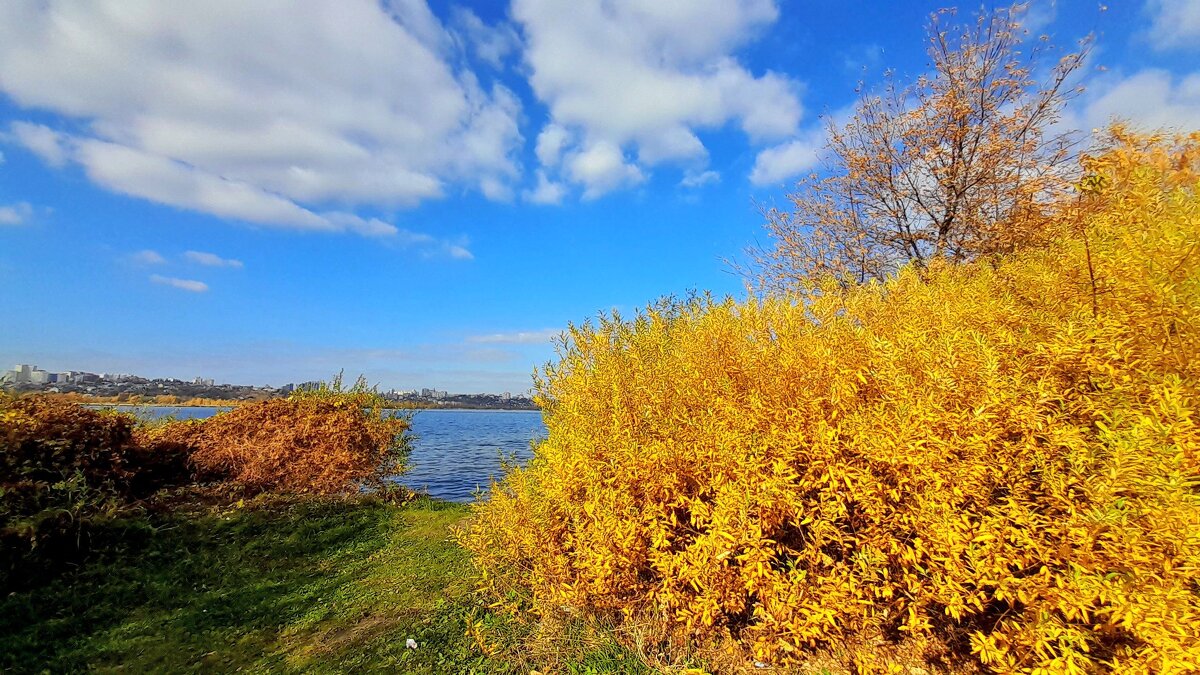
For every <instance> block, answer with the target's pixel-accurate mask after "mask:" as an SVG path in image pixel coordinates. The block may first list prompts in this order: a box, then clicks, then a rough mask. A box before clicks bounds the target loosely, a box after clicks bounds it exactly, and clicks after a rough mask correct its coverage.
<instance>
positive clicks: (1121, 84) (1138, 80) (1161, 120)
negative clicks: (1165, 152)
mask: <svg viewBox="0 0 1200 675" xmlns="http://www.w3.org/2000/svg"><path fill="white" fill-rule="evenodd" d="M1113 119H1122V120H1125V121H1128V122H1129V123H1131V124H1133V125H1134V126H1136V127H1138V128H1140V129H1144V130H1152V129H1160V128H1161V129H1172V130H1176V131H1193V130H1200V71H1197V72H1194V73H1191V74H1190V75H1186V76H1184V77H1182V78H1179V79H1176V78H1173V77H1172V76H1171V74H1170V73H1167V72H1166V71H1162V70H1154V69H1147V70H1142V71H1139V72H1137V73H1134V74H1133V75H1129V76H1122V75H1120V74H1113V73H1110V74H1108V75H1107V76H1103V77H1099V78H1096V79H1094V80H1093V81H1092V82H1091V83H1089V87H1088V90H1087V91H1086V92H1085V93H1084V95H1083V96H1082V97H1080V98H1079V99H1076V101H1075V102H1074V104H1073V105H1072V108H1071V110H1069V111H1067V115H1066V116H1065V119H1064V121H1063V126H1065V127H1066V128H1076V129H1083V130H1085V131H1090V130H1092V129H1103V128H1104V127H1106V126H1108V124H1109V123H1110V122H1111V121H1112V120H1113Z"/></svg>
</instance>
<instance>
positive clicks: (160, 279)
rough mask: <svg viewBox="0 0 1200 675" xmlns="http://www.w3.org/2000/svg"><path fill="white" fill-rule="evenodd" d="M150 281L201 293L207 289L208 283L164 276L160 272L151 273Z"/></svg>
mask: <svg viewBox="0 0 1200 675" xmlns="http://www.w3.org/2000/svg"><path fill="white" fill-rule="evenodd" d="M150 281H152V282H154V283H156V284H161V285H163V286H170V287H172V288H178V289H180V290H182V291H190V292H192V293H203V292H205V291H207V290H208V284H206V283H204V282H203V281H196V280H194V279H177V278H175V277H164V276H162V275H160V274H151V275H150Z"/></svg>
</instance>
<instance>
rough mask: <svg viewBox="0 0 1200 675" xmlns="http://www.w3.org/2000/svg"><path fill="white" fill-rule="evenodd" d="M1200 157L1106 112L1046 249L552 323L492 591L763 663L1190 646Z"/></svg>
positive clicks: (1076, 666)
mask: <svg viewBox="0 0 1200 675" xmlns="http://www.w3.org/2000/svg"><path fill="white" fill-rule="evenodd" d="M1198 167H1200V134H1195V135H1192V136H1190V137H1188V138H1178V139H1168V138H1142V137H1138V136H1134V135H1131V134H1128V133H1126V132H1125V131H1123V130H1121V129H1115V130H1114V132H1113V141H1112V144H1111V146H1110V149H1109V150H1108V151H1106V152H1103V153H1099V154H1097V155H1095V156H1092V157H1086V158H1084V160H1083V163H1082V168H1083V172H1084V173H1085V174H1086V177H1085V178H1084V179H1083V181H1082V182H1081V183H1080V184H1079V185H1078V186H1077V190H1076V191H1075V194H1074V195H1073V196H1071V197H1070V198H1069V199H1067V200H1065V201H1062V202H1060V203H1059V205H1058V207H1059V208H1058V211H1057V213H1056V215H1055V217H1054V218H1053V219H1052V221H1051V222H1049V223H1048V224H1047V227H1048V228H1050V229H1049V230H1047V231H1046V232H1044V233H1043V236H1044V238H1045V240H1046V243H1045V245H1043V246H1037V247H1029V248H1026V249H1024V250H1021V251H1019V252H1016V253H1013V254H1010V255H1008V256H1007V257H1003V258H989V259H986V260H979V261H976V262H969V263H964V264H959V265H953V264H949V263H947V262H944V261H937V260H931V261H929V264H928V265H927V266H926V267H924V268H918V267H916V266H909V267H905V268H903V269H901V270H900V272H899V273H898V275H896V276H895V277H893V278H890V279H888V280H886V281H884V282H870V283H867V284H865V285H856V286H849V287H846V286H845V285H843V284H842V283H840V280H839V279H837V278H833V277H825V278H824V279H823V280H822V279H816V280H814V281H812V282H811V283H809V284H807V285H806V286H805V290H801V291H797V292H795V293H794V294H792V295H788V296H781V297H770V298H766V299H761V300H752V301H746V302H735V301H732V300H725V301H715V300H712V299H708V298H700V299H695V300H689V301H686V302H663V303H660V304H658V305H655V306H653V307H650V308H648V309H647V310H646V311H644V312H642V313H639V314H638V315H637V316H636V317H634V318H632V319H624V318H621V317H619V316H616V315H614V316H612V317H606V318H601V319H600V320H599V321H598V322H597V323H595V324H586V325H584V326H578V327H574V328H572V329H571V331H570V333H569V336H568V337H567V339H566V340H565V341H564V343H563V345H562V346H561V349H560V356H561V358H560V360H559V361H558V362H557V363H553V364H550V365H548V366H547V367H546V368H545V369H544V371H543V373H542V374H541V377H540V378H539V382H538V392H539V397H540V402H541V404H542V405H543V407H544V410H545V413H546V424H547V427H548V429H549V436H548V438H547V440H545V441H544V442H543V443H541V444H540V445H539V446H538V447H537V448H536V451H535V458H534V459H533V460H532V462H531V463H530V464H529V465H528V466H527V468H525V469H521V470H517V471H515V472H513V473H511V474H510V475H509V476H508V477H507V478H506V479H505V480H504V481H503V483H501V484H499V485H497V486H495V488H494V490H493V492H492V496H491V498H490V499H489V500H488V501H486V502H482V503H480V504H479V505H477V506H476V513H475V519H474V520H473V524H472V526H471V527H470V528H469V529H468V530H466V531H464V532H463V533H462V534H461V538H462V540H463V542H464V543H465V544H466V545H467V546H468V547H469V548H470V549H471V550H472V551H473V552H474V554H475V556H476V561H477V565H478V567H479V569H480V571H481V572H482V574H483V578H484V582H483V583H484V585H485V586H486V588H487V589H488V590H489V592H491V593H492V594H493V596H494V597H495V598H496V602H497V606H504V607H508V608H509V609H510V610H512V611H514V612H517V613H520V614H523V615H525V616H528V617H532V618H534V619H536V618H537V617H552V616H554V615H557V614H561V613H563V612H566V613H567V614H580V613H582V614H583V615H586V616H592V617H596V618H604V619H605V620H609V621H613V620H615V621H622V620H623V621H625V622H627V623H631V622H634V621H641V620H645V621H646V623H647V624H653V620H654V619H656V618H657V619H660V620H662V622H663V623H664V624H665V625H666V626H668V627H670V628H671V629H673V631H674V634H675V636H680V635H682V636H684V637H687V638H689V639H693V640H695V641H697V643H699V644H710V645H716V644H725V645H730V644H733V645H736V646H737V647H738V648H741V649H744V650H745V651H746V653H747V654H748V655H750V656H752V657H753V658H757V659H761V660H763V661H766V662H770V663H780V662H787V661H800V660H803V659H805V658H806V655H809V654H812V653H813V651H814V650H819V649H822V648H827V647H831V646H838V645H850V644H856V643H862V641H863V640H867V641H870V640H881V641H882V642H878V643H875V644H881V645H885V646H886V645H887V644H895V643H897V642H900V643H904V644H910V645H915V646H916V647H917V648H918V649H919V650H921V651H923V653H924V654H925V656H926V657H930V658H932V657H937V658H943V659H946V660H948V662H954V660H955V659H961V660H963V661H961V662H964V663H967V664H970V663H974V664H976V666H982V667H984V668H987V669H991V670H994V671H997V672H1025V673H1082V672H1092V671H1095V670H1098V669H1106V668H1111V669H1114V670H1117V671H1120V672H1155V673H1184V672H1197V671H1200V428H1198V427H1197V409H1196V406H1197V402H1198V400H1197V395H1198V394H1200V392H1198V391H1197V387H1198V385H1200V264H1198V263H1200V198H1198V192H1197V190H1198V188H1200V182H1198V181H1200V179H1198ZM866 644H872V643H871V642H866ZM887 653H888V652H887V650H886V649H885V648H882V647H881V648H879V649H868V650H863V651H861V652H860V653H857V654H853V655H851V656H847V657H846V658H852V660H853V665H854V666H855V667H857V668H858V669H860V670H868V671H869V670H872V669H875V668H880V669H883V668H888V667H889V663H887V662H886V661H887V657H886V656H885V655H886V654H887ZM873 654H875V655H878V656H873ZM944 662H947V661H944ZM896 665H897V664H895V663H891V664H890V666H891V668H892V669H893V670H894V669H895V667H896Z"/></svg>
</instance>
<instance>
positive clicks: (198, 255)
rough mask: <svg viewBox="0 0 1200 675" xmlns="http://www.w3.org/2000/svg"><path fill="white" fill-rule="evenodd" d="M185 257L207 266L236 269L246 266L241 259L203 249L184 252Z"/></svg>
mask: <svg viewBox="0 0 1200 675" xmlns="http://www.w3.org/2000/svg"><path fill="white" fill-rule="evenodd" d="M183 257H184V258H185V259H187V260H189V261H191V262H194V263H196V264H198V265H205V266H207V267H233V268H236V269H242V268H243V267H245V265H243V264H242V261H241V260H235V259H233V258H222V257H221V256H219V255H217V254H215V253H205V252H203V251H187V252H185V253H184V254H183Z"/></svg>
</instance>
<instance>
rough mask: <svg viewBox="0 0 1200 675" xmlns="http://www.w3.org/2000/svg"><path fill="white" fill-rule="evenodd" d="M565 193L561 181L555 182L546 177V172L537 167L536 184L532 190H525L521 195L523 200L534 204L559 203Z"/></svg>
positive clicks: (565, 190)
mask: <svg viewBox="0 0 1200 675" xmlns="http://www.w3.org/2000/svg"><path fill="white" fill-rule="evenodd" d="M566 194H567V189H566V188H565V187H563V184H562V183H556V182H554V181H552V180H550V179H549V178H546V172H545V171H542V170H541V169H538V172H537V186H536V187H535V188H534V189H532V190H526V191H525V192H524V193H523V194H522V196H523V197H524V198H525V201H527V202H531V203H534V204H559V203H561V202H562V200H563V197H564V196H566Z"/></svg>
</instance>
